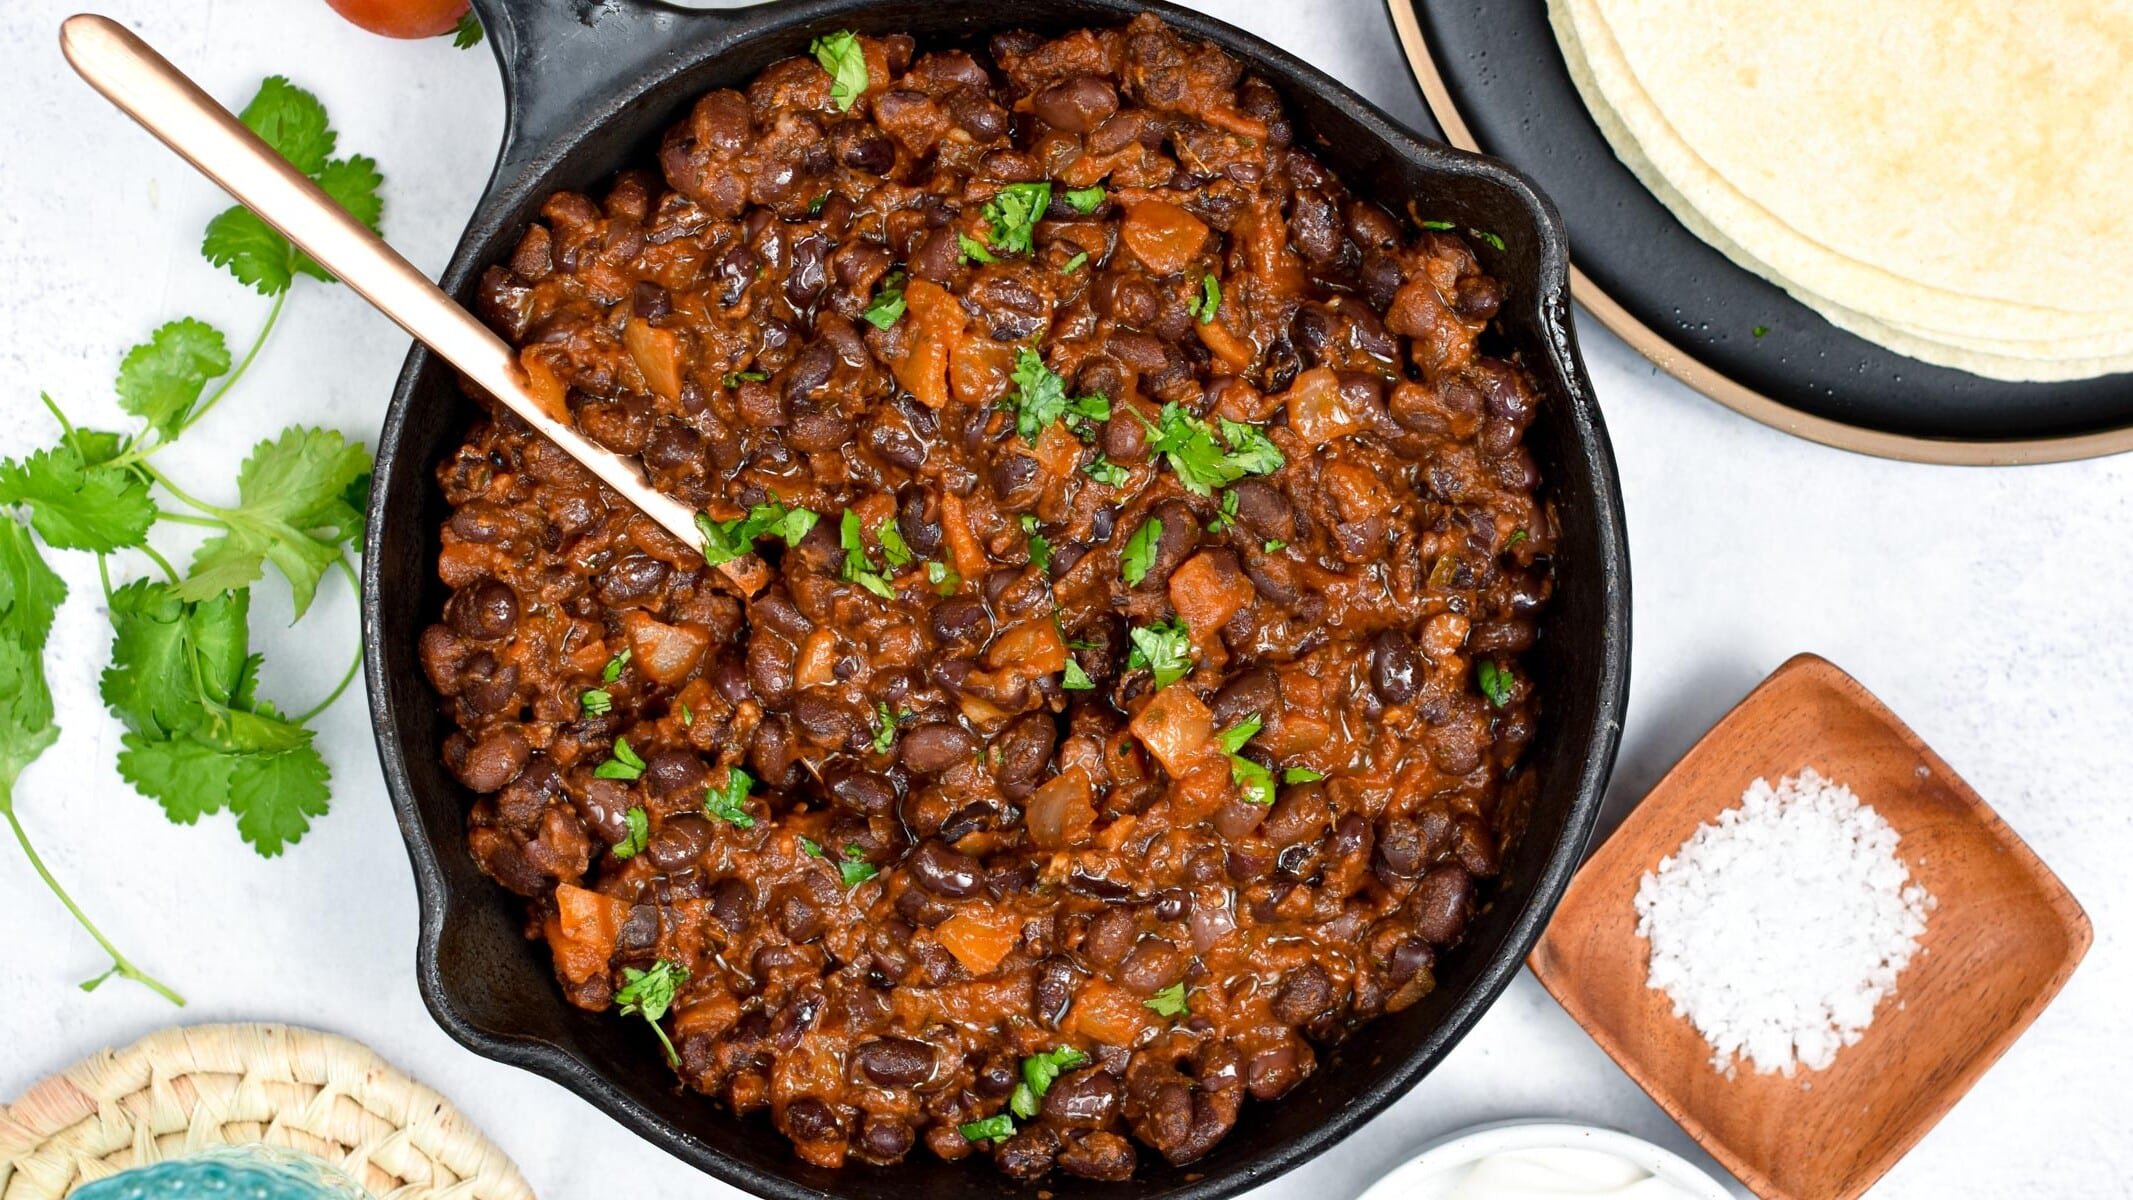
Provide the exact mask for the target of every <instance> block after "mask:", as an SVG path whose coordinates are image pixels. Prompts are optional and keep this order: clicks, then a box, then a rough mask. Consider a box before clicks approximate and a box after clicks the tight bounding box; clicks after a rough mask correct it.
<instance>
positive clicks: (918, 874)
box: [904, 840, 984, 900]
mask: <svg viewBox="0 0 2133 1200" xmlns="http://www.w3.org/2000/svg"><path fill="white" fill-rule="evenodd" d="M904 865H905V866H906V867H907V868H909V870H910V872H911V878H912V879H913V880H915V881H916V882H917V883H918V885H919V886H921V887H923V888H925V889H926V890H927V891H929V892H932V893H933V894H934V895H936V896H945V897H947V898H948V899H951V900H961V899H965V898H966V897H970V896H975V895H977V894H978V889H979V888H980V887H981V886H983V882H984V878H983V872H984V868H983V867H982V866H981V865H980V864H979V862H978V860H977V859H974V858H972V857H970V856H969V855H967V854H959V853H957V852H956V851H954V850H950V849H949V848H948V847H947V846H945V845H943V844H941V843H940V842H938V841H933V840H928V841H925V842H922V843H920V845H919V847H918V849H917V850H915V851H913V852H912V854H911V857H910V858H909V859H907V860H905V864H904Z"/></svg>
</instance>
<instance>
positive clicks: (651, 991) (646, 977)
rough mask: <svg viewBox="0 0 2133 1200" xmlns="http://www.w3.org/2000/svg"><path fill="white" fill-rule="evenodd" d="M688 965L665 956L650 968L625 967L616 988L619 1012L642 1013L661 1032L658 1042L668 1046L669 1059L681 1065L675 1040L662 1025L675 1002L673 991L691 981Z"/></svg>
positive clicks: (627, 1014)
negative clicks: (672, 960)
mask: <svg viewBox="0 0 2133 1200" xmlns="http://www.w3.org/2000/svg"><path fill="white" fill-rule="evenodd" d="M688 979H689V968H687V967H685V966H683V965H682V964H680V963H677V962H670V961H668V960H666V959H664V958H662V959H660V960H658V961H657V962H654V963H653V964H652V965H651V968H650V969H649V970H643V971H640V970H638V969H637V968H635V967H624V968H622V986H621V987H619V988H616V989H615V1003H616V1004H618V1005H620V1006H621V1007H619V1008H618V1009H616V1011H617V1012H619V1013H620V1014H621V1015H623V1016H625V1017H635V1016H641V1017H643V1018H644V1022H645V1024H647V1025H650V1026H651V1027H652V1032H653V1033H656V1034H658V1035H659V1044H660V1045H661V1046H664V1047H666V1052H667V1062H668V1064H669V1065H676V1066H678V1065H679V1064H680V1063H681V1056H680V1055H678V1054H676V1053H675V1052H674V1043H673V1042H672V1041H670V1040H669V1039H668V1038H667V1031H666V1030H665V1029H663V1028H661V1027H660V1024H659V1022H660V1020H661V1019H662V1018H664V1017H665V1016H666V1015H667V1010H668V1009H670V1008H672V1007H673V1006H674V993H675V992H676V991H678V990H679V989H680V988H681V985H682V984H684V983H686V982H688Z"/></svg>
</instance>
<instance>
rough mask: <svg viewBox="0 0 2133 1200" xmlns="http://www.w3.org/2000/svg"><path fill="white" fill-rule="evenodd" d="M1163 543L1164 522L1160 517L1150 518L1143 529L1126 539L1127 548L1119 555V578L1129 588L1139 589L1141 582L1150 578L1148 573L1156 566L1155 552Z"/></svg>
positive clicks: (1135, 531)
mask: <svg viewBox="0 0 2133 1200" xmlns="http://www.w3.org/2000/svg"><path fill="white" fill-rule="evenodd" d="M1162 541H1163V522H1162V519H1161V518H1159V517H1150V518H1148V519H1147V520H1145V521H1143V522H1141V527H1140V528H1139V529H1136V530H1134V531H1133V536H1132V537H1129V538H1127V539H1126V548H1125V550H1124V551H1123V552H1122V553H1121V554H1120V555H1119V559H1118V577H1119V578H1120V579H1123V580H1125V581H1126V586H1127V587H1139V586H1140V583H1141V580H1143V579H1146V578H1148V571H1149V569H1150V568H1152V567H1154V566H1155V552H1156V549H1157V547H1158V546H1160V545H1161V544H1162Z"/></svg>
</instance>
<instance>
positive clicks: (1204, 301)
mask: <svg viewBox="0 0 2133 1200" xmlns="http://www.w3.org/2000/svg"><path fill="white" fill-rule="evenodd" d="M1186 307H1187V308H1188V309H1189V310H1191V312H1192V315H1193V316H1194V317H1195V318H1197V319H1198V320H1199V322H1200V324H1202V325H1208V324H1212V323H1213V322H1214V319H1215V314H1216V313H1218V312H1220V311H1221V310H1222V281H1221V280H1219V279H1217V278H1215V276H1214V273H1213V272H1209V273H1207V274H1205V275H1202V276H1200V294H1199V295H1198V296H1195V297H1193V299H1192V301H1191V302H1190V303H1189V304H1187V305H1186Z"/></svg>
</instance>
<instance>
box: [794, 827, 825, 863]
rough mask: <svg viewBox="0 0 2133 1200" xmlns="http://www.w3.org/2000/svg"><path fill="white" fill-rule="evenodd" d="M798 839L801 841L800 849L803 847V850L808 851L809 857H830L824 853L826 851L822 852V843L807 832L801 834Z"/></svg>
mask: <svg viewBox="0 0 2133 1200" xmlns="http://www.w3.org/2000/svg"><path fill="white" fill-rule="evenodd" d="M797 840H798V841H799V843H800V849H802V850H804V851H806V852H807V854H808V856H809V857H812V858H828V857H829V855H827V854H824V853H823V852H822V843H820V842H818V841H816V840H815V839H813V838H811V837H808V836H807V835H806V834H804V833H803V834H801V835H800V836H799V838H798V839H797Z"/></svg>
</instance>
